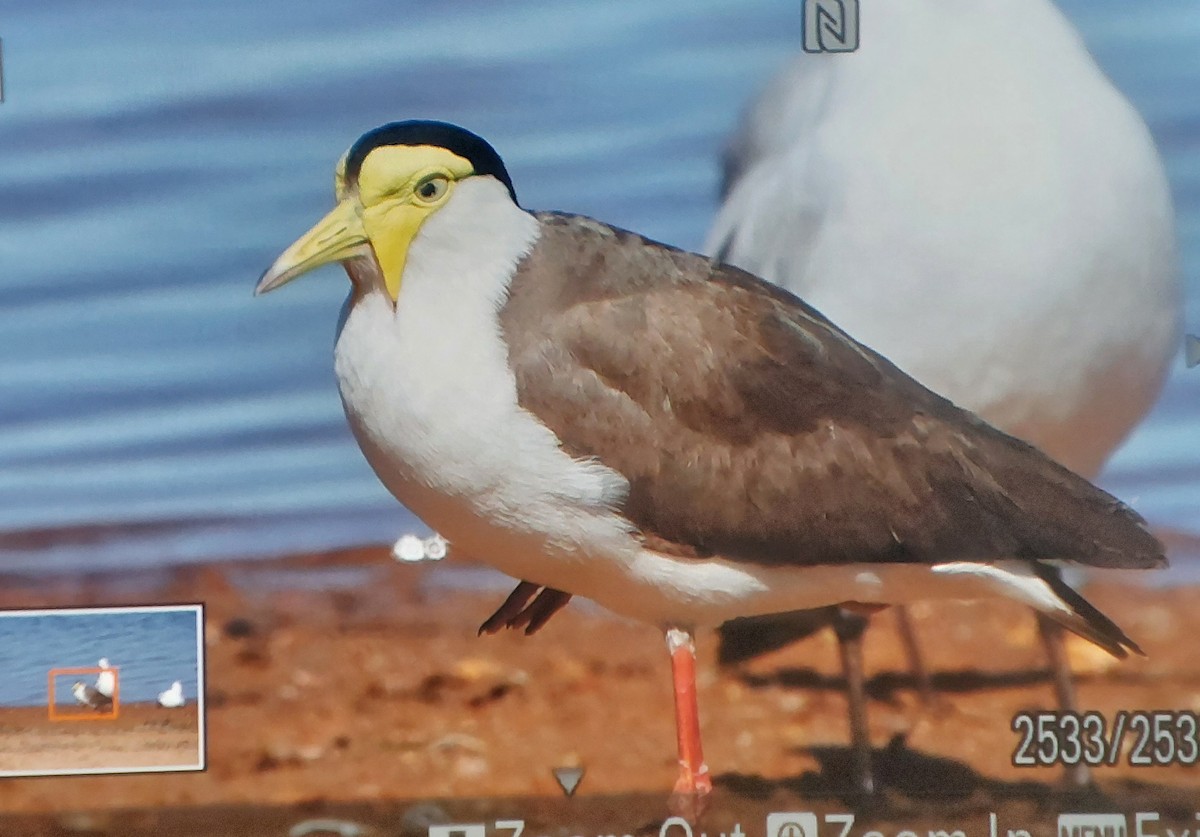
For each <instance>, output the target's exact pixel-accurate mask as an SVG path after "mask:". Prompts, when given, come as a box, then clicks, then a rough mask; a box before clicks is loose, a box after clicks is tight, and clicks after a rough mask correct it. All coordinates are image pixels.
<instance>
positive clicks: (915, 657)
mask: <svg viewBox="0 0 1200 837" xmlns="http://www.w3.org/2000/svg"><path fill="white" fill-rule="evenodd" d="M893 610H894V612H895V614H896V630H898V631H899V632H900V642H901V643H903V645H904V653H905V655H907V657H908V670H909V671H910V672H912V676H913V680H914V681H915V682H916V685H917V695H918V697H920V698H921V703H923V704H925V705H926V706H929V705H931V704H932V703H933V683H932V681H930V679H929V669H928V668H926V666H925V658H924V655H923V654H922V653H921V646H920V645H919V644H918V643H917V634H916V631H914V630H913V624H912V614H910V613H909V612H908V608H907V607H905V606H904V605H897V606H896V607H895V608H894V609H893Z"/></svg>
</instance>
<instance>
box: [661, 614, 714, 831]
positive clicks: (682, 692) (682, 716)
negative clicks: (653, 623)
mask: <svg viewBox="0 0 1200 837" xmlns="http://www.w3.org/2000/svg"><path fill="white" fill-rule="evenodd" d="M667 651H668V652H670V654H671V677H672V679H673V681H674V692H675V733H676V737H677V739H678V741H679V779H677V780H676V782H675V790H674V792H673V793H672V794H671V802H670V808H671V812H672V813H674V814H676V815H677V816H681V817H683V818H684V819H687V820H689V821H690V822H692V823H693V824H694V823H695V822H696V820H698V819H699V817H700V815H701V814H702V813H703V812H704V809H705V808H707V807H708V802H709V798H710V796H709V795H710V794H711V793H712V776H710V775H709V773H708V765H707V764H705V763H704V752H703V749H702V747H701V744H700V706H699V703H698V701H697V698H696V643H695V641H694V640H693V639H692V634H691V632H689V631H686V630H682V629H680V628H668V629H667Z"/></svg>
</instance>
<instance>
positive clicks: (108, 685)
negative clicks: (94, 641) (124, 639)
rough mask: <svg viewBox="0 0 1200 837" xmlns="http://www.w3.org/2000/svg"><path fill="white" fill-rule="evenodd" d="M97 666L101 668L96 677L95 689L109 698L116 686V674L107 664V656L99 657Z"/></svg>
mask: <svg viewBox="0 0 1200 837" xmlns="http://www.w3.org/2000/svg"><path fill="white" fill-rule="evenodd" d="M99 666H100V668H101V669H103V670H102V671H101V672H100V674H99V675H97V677H96V691H97V692H99V693H100V694H102V695H104V696H105V697H107V698H111V697H112V696H113V690H115V689H116V687H117V676H116V674H115V673H114V672H113V670H112V667H111V666H110V665H109V664H108V658H107V657H101V658H100V662H99Z"/></svg>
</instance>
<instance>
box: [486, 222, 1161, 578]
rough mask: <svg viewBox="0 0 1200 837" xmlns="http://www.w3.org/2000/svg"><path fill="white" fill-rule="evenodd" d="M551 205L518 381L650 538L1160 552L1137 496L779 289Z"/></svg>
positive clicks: (1070, 554) (1138, 560) (814, 557)
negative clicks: (606, 470)
mask: <svg viewBox="0 0 1200 837" xmlns="http://www.w3.org/2000/svg"><path fill="white" fill-rule="evenodd" d="M539 217H540V219H541V221H542V225H543V232H542V237H541V239H540V241H539V244H538V246H537V247H536V248H535V250H534V252H533V253H531V254H530V255H529V256H528V257H527V258H526V259H525V261H524V262H523V263H522V265H521V266H520V269H519V271H518V274H517V276H516V277H515V278H514V280H513V284H512V287H511V290H510V297H509V299H508V301H507V303H506V304H505V306H504V308H503V310H502V311H501V315H500V320H501V326H502V328H503V329H504V332H505V338H506V340H507V341H508V344H509V347H510V355H509V359H510V363H511V364H512V366H513V368H514V370H515V373H516V376H517V386H518V398H519V400H520V402H521V404H522V406H524V407H525V408H526V409H529V410H530V411H531V412H533V413H534V414H535V415H537V416H538V417H539V418H540V419H541V420H542V421H543V422H544V423H545V424H547V426H549V427H550V429H551V430H553V431H554V432H555V433H556V434H557V435H558V437H559V438H560V439H561V440H562V443H563V445H564V448H565V449H566V450H567V451H568V452H570V453H572V454H573V455H576V456H595V457H597V458H599V459H600V460H601V461H602V462H604V463H605V464H606V465H608V466H609V467H612V468H614V469H616V470H617V471H620V472H621V473H622V474H624V475H625V476H626V478H627V479H629V482H630V493H629V497H628V500H627V502H626V504H625V507H624V508H623V512H624V513H625V514H626V515H627V516H628V517H629V518H630V519H631V520H632V521H633V522H634V523H635V524H636V525H637V526H639V527H640V528H641V529H642V531H643V532H644V533H645V535H646V537H647V538H648V539H650V540H652V541H653V542H654V545H655V547H656V548H660V549H663V550H665V551H674V552H676V553H679V554H691V555H696V556H704V555H709V554H714V553H719V554H721V555H723V556H725V557H727V558H730V559H733V560H750V561H756V562H762V563H771V564H780V563H796V564H817V563H831V562H837V563H841V562H847V561H906V562H936V561H944V560H970V559H978V560H987V559H995V558H1001V557H1025V558H1031V559H1062V560H1069V561H1078V562H1081V563H1085V564H1091V565H1094V566H1103V567H1152V566H1159V565H1161V564H1162V563H1164V561H1165V559H1164V558H1163V555H1162V549H1161V546H1160V545H1159V544H1158V542H1157V541H1156V540H1155V539H1154V538H1153V537H1152V536H1151V535H1150V534H1149V533H1148V531H1147V530H1146V528H1145V524H1144V522H1143V521H1142V520H1141V518H1140V517H1138V516H1137V515H1136V514H1135V513H1134V512H1132V511H1131V510H1130V509H1128V508H1126V507H1125V506H1123V505H1122V504H1120V503H1119V502H1118V501H1116V500H1115V499H1113V498H1112V497H1110V496H1109V495H1107V494H1105V493H1104V492H1102V491H1100V490H1099V489H1097V488H1095V487H1093V486H1092V485H1090V484H1089V483H1088V482H1087V481H1085V480H1083V479H1081V478H1079V477H1077V476H1075V475H1074V474H1071V473H1070V472H1069V471H1067V470H1066V469H1064V468H1062V467H1061V466H1058V465H1057V464H1055V463H1054V462H1052V461H1051V460H1050V459H1048V458H1047V457H1045V456H1044V455H1042V454H1040V453H1039V452H1037V451H1036V450H1034V449H1033V448H1031V447H1029V446H1028V445H1025V444H1024V443H1022V442H1019V441H1017V440H1016V439H1013V438H1011V437H1009V436H1006V435H1004V434H1002V433H1000V432H999V431H997V430H995V429H993V428H991V427H990V426H988V425H986V424H984V423H983V422H982V421H980V420H979V419H978V418H976V417H975V416H973V415H972V414H970V413H967V412H965V411H962V410H959V409H958V408H956V407H954V406H953V405H951V404H950V403H949V402H947V401H945V400H944V399H942V398H940V397H939V396H937V395H935V394H934V393H932V392H930V391H929V390H926V389H925V388H924V387H922V386H920V385H919V384H918V383H916V382H915V381H913V380H912V379H911V378H909V377H907V376H906V375H904V374H903V373H902V372H900V371H899V370H898V369H896V367H894V366H893V365H892V364H890V363H889V362H888V361H887V360H885V359H884V358H882V357H880V356H879V355H877V354H875V353H874V352H872V351H870V350H869V349H867V348H866V347H863V346H862V345H860V344H858V343H856V342H855V341H853V340H852V339H851V338H849V337H848V336H846V335H845V334H844V333H843V332H842V331H840V330H839V329H838V328H837V327H836V326H834V325H832V324H831V323H829V322H828V321H827V320H826V319H825V318H824V317H822V316H821V315H820V314H819V313H818V312H816V311H815V310H814V309H812V308H810V307H809V306H807V305H805V304H804V303H803V302H801V301H800V300H798V299H796V298H795V297H793V296H791V295H790V294H788V293H786V292H785V291H782V290H780V289H778V288H776V287H774V286H772V285H770V284H768V283H766V282H763V281H761V280H759V279H757V278H755V277H753V276H750V275H749V274H746V273H744V272H742V271H738V270H735V269H733V268H731V267H728V266H714V265H712V264H711V263H709V262H708V261H707V260H705V259H703V258H702V257H700V256H696V255H694V254H690V253H685V252H683V251H679V250H674V249H672V248H667V247H664V246H662V245H657V244H654V243H652V242H648V241H646V240H645V239H642V238H641V237H640V236H637V235H634V234H632V233H627V232H624V231H620V230H615V229H613V228H610V227H607V226H605V225H603V224H599V223H598V222H595V221H592V220H590V219H583V218H577V217H573V216H561V215H541V216H539ZM564 264H569V265H573V270H571V271H563V270H562V266H563V265H564Z"/></svg>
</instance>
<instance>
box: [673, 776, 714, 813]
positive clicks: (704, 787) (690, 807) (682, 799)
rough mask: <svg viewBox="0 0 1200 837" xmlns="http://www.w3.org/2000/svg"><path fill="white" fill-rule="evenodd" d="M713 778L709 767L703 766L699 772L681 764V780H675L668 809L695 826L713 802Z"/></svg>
mask: <svg viewBox="0 0 1200 837" xmlns="http://www.w3.org/2000/svg"><path fill="white" fill-rule="evenodd" d="M712 789H713V783H712V776H711V775H710V774H709V772H708V765H706V764H702V765H700V768H699V769H698V770H693V769H692V768H690V767H689V766H688V765H687V764H685V763H684V762H680V763H679V778H678V779H676V780H675V789H674V790H673V791H672V792H671V798H670V800H668V802H667V807H668V808H669V809H670V811H671V813H672V814H674V815H675V816H677V817H683V818H684V819H685V820H687V821H688V822H689V823H691V824H692V825H695V824H696V823H697V822H698V821H699V820H700V817H702V816H703V815H704V812H705V811H707V810H708V806H709V804H710V803H711V802H712Z"/></svg>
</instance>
